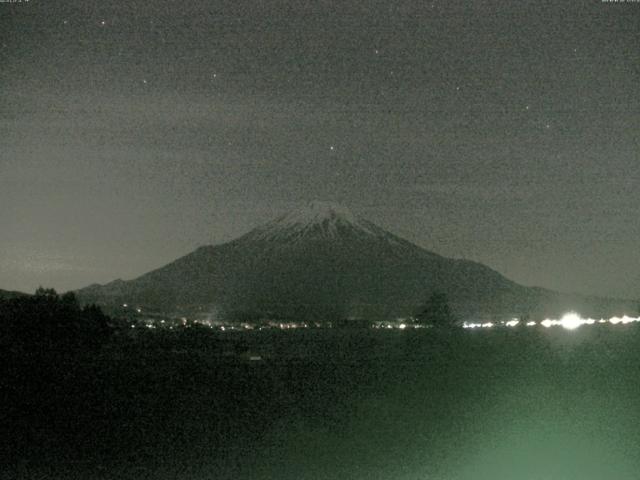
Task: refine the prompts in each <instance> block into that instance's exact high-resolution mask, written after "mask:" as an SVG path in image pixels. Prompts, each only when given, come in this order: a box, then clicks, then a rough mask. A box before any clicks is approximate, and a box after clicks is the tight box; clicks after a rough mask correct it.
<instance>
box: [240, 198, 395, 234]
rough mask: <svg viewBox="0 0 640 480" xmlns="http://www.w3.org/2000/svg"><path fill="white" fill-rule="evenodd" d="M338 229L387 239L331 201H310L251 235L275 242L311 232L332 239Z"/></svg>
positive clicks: (368, 224) (377, 228) (346, 209)
mask: <svg viewBox="0 0 640 480" xmlns="http://www.w3.org/2000/svg"><path fill="white" fill-rule="evenodd" d="M339 227H340V228H347V229H351V230H354V231H359V232H361V233H366V234H369V235H374V236H377V237H386V236H387V235H388V234H387V233H386V232H385V231H384V230H382V229H381V228H379V227H377V226H375V225H374V224H372V223H371V222H368V221H367V220H365V219H363V218H361V217H360V216H358V215H356V214H354V213H353V212H352V211H351V210H349V208H347V207H345V206H343V205H339V204H336V203H331V202H322V201H313V202H309V203H307V204H304V205H302V206H301V207H300V208H298V209H296V210H293V211H291V212H289V213H286V214H284V215H282V216H280V217H278V218H276V219H275V220H273V221H271V222H269V223H267V224H266V225H264V226H262V227H258V228H257V229H255V230H254V231H253V232H250V234H252V236H253V237H254V238H260V239H274V238H282V237H287V238H292V237H302V236H305V235H306V234H310V233H311V232H314V233H315V234H318V233H319V234H321V235H322V236H324V237H329V238H332V237H335V236H337V234H338V230H339Z"/></svg>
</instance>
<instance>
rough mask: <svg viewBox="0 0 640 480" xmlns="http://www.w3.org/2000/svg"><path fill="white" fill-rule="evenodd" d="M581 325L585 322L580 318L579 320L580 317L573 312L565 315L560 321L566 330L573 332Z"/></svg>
mask: <svg viewBox="0 0 640 480" xmlns="http://www.w3.org/2000/svg"><path fill="white" fill-rule="evenodd" d="M583 323H586V322H585V321H584V320H583V319H582V318H580V315H578V314H577V313H575V312H570V313H567V314H566V315H565V316H564V317H562V318H561V319H560V324H561V325H562V326H563V327H564V328H566V329H567V330H575V329H576V328H578V327H579V326H580V325H582V324H583Z"/></svg>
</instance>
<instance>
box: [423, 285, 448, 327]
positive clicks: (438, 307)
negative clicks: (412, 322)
mask: <svg viewBox="0 0 640 480" xmlns="http://www.w3.org/2000/svg"><path fill="white" fill-rule="evenodd" d="M417 318H418V321H419V322H420V323H422V324H425V325H430V326H432V327H437V328H449V327H452V326H453V325H454V323H455V317H454V315H453V313H452V312H451V308H450V307H449V300H448V298H447V295H446V294H445V293H442V292H434V293H432V294H431V296H430V297H429V298H428V299H427V302H426V303H425V306H424V308H423V309H422V312H420V313H419V314H418V316H417Z"/></svg>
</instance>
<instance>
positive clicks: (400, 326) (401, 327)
mask: <svg viewBox="0 0 640 480" xmlns="http://www.w3.org/2000/svg"><path fill="white" fill-rule="evenodd" d="M398 328H399V329H400V330H404V329H405V328H407V326H406V325H405V324H404V323H401V324H400V325H399V326H398Z"/></svg>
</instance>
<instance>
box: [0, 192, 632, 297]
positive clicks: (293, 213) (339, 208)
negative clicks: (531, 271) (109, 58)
mask: <svg viewBox="0 0 640 480" xmlns="http://www.w3.org/2000/svg"><path fill="white" fill-rule="evenodd" d="M332 215H337V216H338V217H341V219H342V220H343V221H344V220H346V221H347V222H348V223H351V222H353V221H357V220H359V219H362V220H365V221H367V222H369V221H370V220H369V219H367V218H365V217H363V216H362V215H360V214H359V213H358V212H354V211H353V210H352V209H351V208H350V207H349V206H347V205H344V204H340V203H337V202H332V201H327V200H318V199H313V200H309V201H306V202H301V203H300V204H298V205H297V207H294V208H290V209H288V210H287V211H283V212H280V213H277V214H276V215H275V216H273V217H272V218H270V219H267V220H265V221H263V222H262V223H260V224H258V225H254V226H252V227H250V228H249V230H247V231H245V232H242V233H240V234H239V235H238V236H236V237H234V238H231V239H229V240H225V241H222V242H219V243H215V244H202V245H198V246H197V247H195V248H194V249H193V250H191V251H189V252H186V253H185V254H183V255H180V256H179V257H176V258H172V259H168V260H167V261H166V262H165V263H163V264H162V265H157V266H156V267H153V268H152V269H150V270H148V271H145V272H141V273H140V274H139V275H136V276H134V277H131V278H123V277H117V278H113V279H111V280H108V281H106V282H104V283H99V282H93V283H89V284H85V285H82V286H80V287H77V288H68V289H66V290H60V289H57V288H56V287H55V286H52V285H42V284H39V285H37V286H36V287H35V288H33V289H32V290H30V291H25V290H19V289H15V288H0V290H4V291H12V292H19V293H33V292H34V291H35V290H37V289H38V288H53V289H54V290H56V291H57V292H59V293H64V292H75V291H78V290H81V289H83V288H85V287H90V286H95V285H101V286H104V285H107V284H110V283H113V282H119V281H124V282H127V281H131V280H135V279H137V278H139V277H140V276H142V275H144V274H146V273H149V272H151V271H154V270H158V269H160V268H162V267H164V266H166V265H167V264H169V263H172V262H173V261H175V260H177V259H180V258H182V257H184V256H186V255H189V254H190V253H193V251H194V250H196V249H198V248H202V247H217V246H221V245H224V244H226V243H229V242H233V241H235V240H237V239H239V238H242V237H244V236H245V235H248V234H249V233H251V232H253V231H254V230H259V229H261V228H263V227H265V226H269V225H270V224H273V223H274V222H278V221H280V220H286V219H288V218H290V217H292V218H293V221H296V220H302V221H309V222H314V223H318V222H319V221H320V220H325V219H326V218H327V217H331V216H332ZM305 217H306V218H305ZM289 221H291V219H290V220H289ZM374 225H375V226H377V227H379V228H382V229H383V230H384V231H385V232H387V233H390V234H392V235H394V236H397V237H399V238H401V239H403V240H406V241H409V242H410V243H412V244H413V245H415V246H417V247H418V248H420V249H423V250H427V251H429V252H431V253H435V254H438V255H440V254H439V253H438V252H434V251H431V250H428V249H426V248H425V247H423V246H421V245H419V244H417V243H415V242H412V241H410V240H408V239H406V238H404V237H402V236H400V235H397V234H396V233H394V232H392V231H390V230H387V228H385V227H384V226H381V225H378V224H376V223H374ZM445 258H450V259H455V260H467V261H472V262H476V263H481V262H477V261H475V260H472V259H469V258H464V257H445ZM483 265H485V266H486V267H489V268H490V269H492V270H494V271H496V272H497V273H499V274H500V275H502V276H504V277H505V278H507V279H508V280H511V281H514V280H513V279H511V278H509V277H508V276H507V275H505V274H504V273H503V272H500V271H498V270H497V269H495V268H494V267H493V266H491V265H486V264H483ZM516 283H518V282H516ZM520 285H522V284H520ZM523 286H525V287H528V288H542V289H546V290H552V291H557V292H559V293H563V294H570V295H571V294H578V295H593V296H599V297H602V298H611V299H620V300H628V301H632V300H634V299H633V298H631V297H626V298H625V297H615V296H612V295H597V294H588V293H587V294H584V293H581V292H575V291H562V290H554V289H551V288H548V287H545V286H544V285H523Z"/></svg>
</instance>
